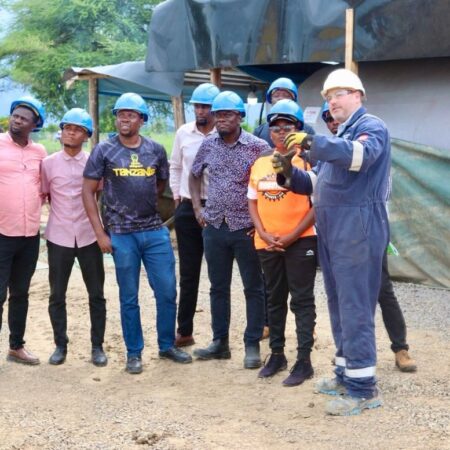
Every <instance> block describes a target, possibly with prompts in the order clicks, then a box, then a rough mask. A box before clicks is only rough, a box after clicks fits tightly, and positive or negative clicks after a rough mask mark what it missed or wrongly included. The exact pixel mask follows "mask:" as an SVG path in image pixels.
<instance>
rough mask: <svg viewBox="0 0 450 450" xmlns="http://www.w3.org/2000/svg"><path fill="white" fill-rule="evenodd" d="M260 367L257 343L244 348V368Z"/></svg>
mask: <svg viewBox="0 0 450 450" xmlns="http://www.w3.org/2000/svg"><path fill="white" fill-rule="evenodd" d="M258 367H261V355H260V353H259V343H258V344H257V345H249V346H247V347H245V358H244V368H245V369H257V368H258Z"/></svg>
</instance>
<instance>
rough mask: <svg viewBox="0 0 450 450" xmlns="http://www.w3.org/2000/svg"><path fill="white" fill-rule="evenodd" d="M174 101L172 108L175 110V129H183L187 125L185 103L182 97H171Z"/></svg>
mask: <svg viewBox="0 0 450 450" xmlns="http://www.w3.org/2000/svg"><path fill="white" fill-rule="evenodd" d="M171 99H172V108H173V120H174V122H175V128H176V129H177V130H178V128H180V127H181V125H183V124H184V123H186V117H185V115H184V103H183V97H182V96H181V95H180V96H178V97H171Z"/></svg>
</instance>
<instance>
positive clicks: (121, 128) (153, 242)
mask: <svg viewBox="0 0 450 450" xmlns="http://www.w3.org/2000/svg"><path fill="white" fill-rule="evenodd" d="M113 114H114V115H115V116H116V127H117V131H118V135H117V136H114V137H112V138H111V139H109V140H107V141H104V142H101V143H100V144H98V145H97V146H96V147H95V148H94V150H93V151H92V153H91V156H90V157H89V160H88V162H87V164H86V168H85V170H84V174H83V176H84V178H85V179H84V185H83V201H84V205H85V208H86V212H87V214H88V216H89V219H90V221H91V223H92V226H93V228H94V231H95V234H96V236H97V242H98V244H99V246H100V249H101V250H102V252H103V253H112V254H113V258H114V264H115V266H116V278H117V283H118V285H119V296H120V315H121V320H122V331H123V337H124V340H125V345H126V348H127V364H126V370H127V372H128V373H131V374H137V373H141V372H142V360H141V353H142V350H143V349H144V339H143V335H142V327H141V316H140V309H139V300H138V293H139V278H140V272H141V262H143V263H144V266H145V270H146V272H147V277H148V281H149V283H150V285H151V287H152V288H153V291H154V293H155V298H156V309H157V319H156V328H157V332H158V345H159V356H160V358H167V359H170V360H172V361H175V362H178V363H190V362H191V361H192V358H191V356H190V355H189V354H187V353H185V352H183V351H182V350H179V349H177V348H176V347H175V346H174V342H175V320H176V309H177V306H176V296H177V291H176V279H175V257H174V255H173V250H172V246H171V243H170V236H169V231H168V229H167V228H166V227H163V226H162V220H161V217H160V215H159V213H158V211H157V209H156V208H157V197H158V195H160V194H162V192H163V191H164V188H165V185H166V181H167V178H168V176H169V165H168V162H167V156H166V152H165V151H164V148H163V147H162V146H161V145H159V144H157V143H156V142H154V141H152V140H150V139H147V138H144V137H143V136H141V135H140V134H139V130H140V128H141V126H142V125H143V124H144V122H146V121H147V120H148V110H147V105H146V103H145V101H144V99H143V98H142V97H140V96H139V95H137V94H134V93H126V94H123V95H122V96H121V97H119V99H118V100H117V102H116V104H115V106H114V109H113ZM102 178H103V180H104V186H103V196H102V202H103V207H104V210H103V224H102V222H101V221H100V217H99V213H98V209H97V203H96V201H95V193H96V192H97V188H98V184H99V182H100V181H101V179H102ZM103 227H105V228H103Z"/></svg>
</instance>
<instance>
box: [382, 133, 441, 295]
mask: <svg viewBox="0 0 450 450" xmlns="http://www.w3.org/2000/svg"><path fill="white" fill-rule="evenodd" d="M389 213H390V216H389V218H390V225H391V241H392V242H393V243H395V246H396V247H397V249H398V252H399V256H389V271H390V274H391V277H392V278H394V279H397V280H401V281H410V282H413V283H420V284H424V285H427V286H435V287H442V288H447V289H450V150H444V149H437V148H433V147H427V146H424V145H419V144H415V143H411V142H407V141H402V140H399V139H392V197H391V201H390V202H389Z"/></svg>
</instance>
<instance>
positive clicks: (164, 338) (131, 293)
mask: <svg viewBox="0 0 450 450" xmlns="http://www.w3.org/2000/svg"><path fill="white" fill-rule="evenodd" d="M111 242H112V247H113V258H114V264H115V266H116V278H117V283H118V284H119V297H120V318H121V321H122V332H123V338H124V340H125V345H126V347H127V355H128V357H131V356H140V355H141V352H142V350H143V348H144V338H143V336H142V326H141V314H140V308H139V299H138V292H139V276H140V272H141V261H142V262H143V263H144V267H145V271H146V272H147V278H148V281H149V283H150V286H151V288H152V289H153V292H154V294H155V298H156V329H157V332H158V346H159V349H160V350H161V351H165V350H168V349H169V348H171V347H173V345H174V342H175V320H176V312H177V305H176V298H177V289H176V278H175V257H174V255H173V250H172V245H171V243H170V236H169V231H168V229H167V228H160V229H158V230H154V231H140V232H135V233H126V234H117V233H111Z"/></svg>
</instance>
